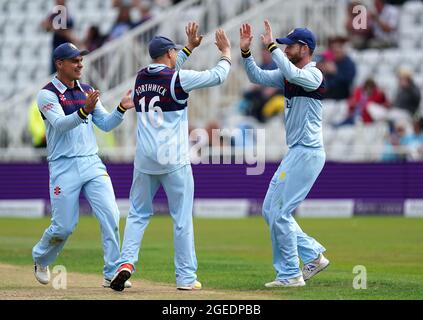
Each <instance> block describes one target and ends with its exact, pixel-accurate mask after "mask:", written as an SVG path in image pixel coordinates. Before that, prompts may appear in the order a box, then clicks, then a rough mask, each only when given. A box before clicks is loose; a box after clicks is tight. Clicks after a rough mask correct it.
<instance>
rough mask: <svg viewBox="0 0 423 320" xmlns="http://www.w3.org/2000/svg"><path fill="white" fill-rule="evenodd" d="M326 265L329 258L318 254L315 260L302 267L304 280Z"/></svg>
mask: <svg viewBox="0 0 423 320" xmlns="http://www.w3.org/2000/svg"><path fill="white" fill-rule="evenodd" d="M328 265H329V260H328V259H326V258H325V256H324V255H323V254H320V255H319V257H318V258H317V259H316V260H314V261H312V262H310V263H307V264H305V265H304V267H303V277H304V281H307V280H309V279H310V278H311V277H314V276H315V275H316V274H318V273H319V272H320V271H322V270H324V269H326V268H327V267H328Z"/></svg>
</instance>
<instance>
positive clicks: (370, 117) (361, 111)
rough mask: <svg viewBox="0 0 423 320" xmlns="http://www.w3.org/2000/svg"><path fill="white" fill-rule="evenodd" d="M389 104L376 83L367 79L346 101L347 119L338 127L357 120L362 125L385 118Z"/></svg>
mask: <svg viewBox="0 0 423 320" xmlns="http://www.w3.org/2000/svg"><path fill="white" fill-rule="evenodd" d="M388 107H389V102H388V100H387V99H386V96H385V94H384V93H383V91H382V90H381V89H379V88H378V87H377V85H376V82H375V81H374V80H373V79H371V78H369V79H367V80H366V81H365V82H364V84H363V86H362V87H358V88H356V89H355V90H354V93H353V95H352V97H351V98H350V99H349V101H348V109H349V110H348V111H349V113H348V117H347V119H346V120H344V121H343V122H342V123H340V124H339V125H348V124H350V125H351V124H355V123H356V121H357V120H358V119H360V120H361V121H363V123H365V124H367V123H372V122H374V121H378V120H385V119H386V118H387V113H388Z"/></svg>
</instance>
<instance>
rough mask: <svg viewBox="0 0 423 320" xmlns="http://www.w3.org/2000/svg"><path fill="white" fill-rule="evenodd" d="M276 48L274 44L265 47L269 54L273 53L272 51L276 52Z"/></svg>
mask: <svg viewBox="0 0 423 320" xmlns="http://www.w3.org/2000/svg"><path fill="white" fill-rule="evenodd" d="M277 48H278V46H277V45H276V43H274V42H271V43H270V44H269V45H268V46H267V50H269V51H270V52H273V51H274V50H276V49H277Z"/></svg>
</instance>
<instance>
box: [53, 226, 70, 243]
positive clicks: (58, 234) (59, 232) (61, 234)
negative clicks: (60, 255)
mask: <svg viewBox="0 0 423 320" xmlns="http://www.w3.org/2000/svg"><path fill="white" fill-rule="evenodd" d="M74 229H75V227H73V226H72V227H68V226H66V227H57V228H56V230H55V232H54V237H55V238H56V239H57V241H60V240H62V241H65V240H66V239H67V238H68V237H69V236H70V235H71V234H72V233H73V230H74Z"/></svg>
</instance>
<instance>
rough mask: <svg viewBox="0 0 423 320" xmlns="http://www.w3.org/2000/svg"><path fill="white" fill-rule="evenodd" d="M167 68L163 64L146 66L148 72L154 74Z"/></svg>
mask: <svg viewBox="0 0 423 320" xmlns="http://www.w3.org/2000/svg"><path fill="white" fill-rule="evenodd" d="M167 67H168V66H167V65H165V64H163V63H152V64H150V65H149V66H148V69H147V70H148V72H151V73H156V72H160V71H162V70H163V69H164V68H167Z"/></svg>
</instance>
